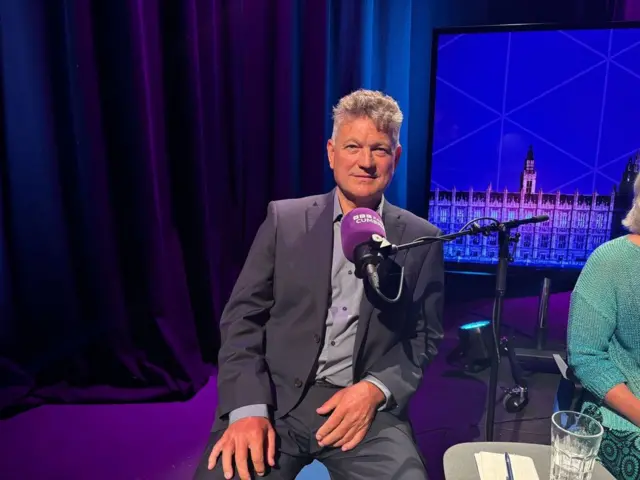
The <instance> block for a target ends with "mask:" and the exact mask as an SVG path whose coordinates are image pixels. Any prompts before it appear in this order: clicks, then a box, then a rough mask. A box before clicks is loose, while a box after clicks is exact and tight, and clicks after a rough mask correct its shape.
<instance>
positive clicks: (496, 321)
mask: <svg viewBox="0 0 640 480" xmlns="http://www.w3.org/2000/svg"><path fill="white" fill-rule="evenodd" d="M482 219H486V220H491V221H492V222H493V223H491V224H489V225H484V226H479V225H478V224H477V223H475V222H476V221H478V220H482ZM482 219H476V220H472V221H471V222H470V223H469V224H468V225H470V228H469V229H467V230H464V229H463V230H461V231H459V232H456V233H451V234H448V235H441V236H438V237H422V238H418V239H416V240H414V241H412V242H409V243H405V244H403V245H393V244H391V243H390V242H388V241H387V240H386V239H385V238H383V237H380V236H378V235H373V236H372V240H373V242H374V243H377V244H378V246H377V247H376V248H378V249H379V251H380V252H381V253H382V254H383V255H385V256H386V255H392V254H394V253H396V252H399V251H401V250H406V249H409V248H414V247H419V246H421V245H427V244H430V243H434V242H450V241H451V240H455V239H457V238H459V237H464V236H467V235H479V234H480V235H485V236H488V235H489V234H491V233H493V232H498V245H499V252H498V267H497V271H496V289H495V299H494V307H493V315H492V319H491V327H492V330H493V335H492V338H493V354H492V357H491V372H490V375H489V390H488V392H487V419H486V424H485V440H486V441H487V442H492V441H493V430H494V426H495V410H496V397H497V388H498V373H499V368H500V362H501V355H500V340H499V335H500V325H501V323H502V307H503V304H504V296H505V293H506V291H507V270H508V267H509V263H510V262H512V261H513V256H512V255H511V250H510V247H511V245H512V244H514V245H515V244H517V243H518V240H519V239H520V234H519V233H517V234H516V235H515V236H514V237H512V236H511V231H512V229H515V228H518V227H520V226H522V225H528V224H533V223H542V222H546V221H547V220H549V217H548V216H547V215H540V216H537V217H531V218H524V219H520V220H510V221H508V222H499V221H497V220H495V219H493V218H486V217H485V218H482Z"/></svg>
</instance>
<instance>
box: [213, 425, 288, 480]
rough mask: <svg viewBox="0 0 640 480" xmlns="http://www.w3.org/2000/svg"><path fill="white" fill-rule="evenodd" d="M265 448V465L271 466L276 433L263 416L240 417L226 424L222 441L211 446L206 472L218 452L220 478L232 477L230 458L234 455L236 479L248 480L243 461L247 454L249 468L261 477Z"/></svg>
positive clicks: (247, 471)
mask: <svg viewBox="0 0 640 480" xmlns="http://www.w3.org/2000/svg"><path fill="white" fill-rule="evenodd" d="M265 441H266V445H265ZM265 447H266V451H267V452H266V453H267V462H268V463H269V466H271V467H273V466H274V465H275V464H276V462H275V456H276V432H275V430H274V429H273V427H272V426H271V422H269V419H268V418H264V417H247V418H242V419H240V420H238V421H236V422H234V423H232V424H231V425H229V428H227V430H226V431H225V432H224V435H222V438H220V440H218V442H217V443H216V444H215V445H214V446H213V450H212V451H211V455H210V456H209V470H213V467H215V466H216V462H217V461H218V457H219V456H220V454H221V453H222V470H223V471H224V477H225V478H233V457H234V456H235V461H236V469H237V472H238V476H239V477H240V478H241V480H250V479H251V475H250V474H249V466H248V463H247V460H248V457H249V455H248V454H249V452H251V462H252V463H253V468H254V469H255V471H256V473H257V474H258V475H260V476H262V475H264V474H265V471H266V467H265V463H264V455H265Z"/></svg>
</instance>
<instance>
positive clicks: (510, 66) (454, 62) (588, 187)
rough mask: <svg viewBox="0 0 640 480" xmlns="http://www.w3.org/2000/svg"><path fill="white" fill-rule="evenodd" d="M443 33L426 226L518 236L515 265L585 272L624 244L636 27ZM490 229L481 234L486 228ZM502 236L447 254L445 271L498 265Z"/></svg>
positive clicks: (633, 157) (466, 240)
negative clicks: (523, 221) (494, 229)
mask: <svg viewBox="0 0 640 480" xmlns="http://www.w3.org/2000/svg"><path fill="white" fill-rule="evenodd" d="M510 28H511V30H507V29H504V28H494V29H493V30H491V29H478V30H472V31H468V32H464V31H458V32H456V31H451V30H446V31H445V30H443V31H437V32H436V33H435V38H434V42H436V48H437V54H436V55H434V60H433V61H434V64H433V68H432V82H433V84H432V92H433V93H434V98H433V99H432V105H433V109H432V112H431V115H432V122H431V125H432V131H431V132H430V134H431V142H430V144H431V152H430V153H431V165H432V166H431V188H430V198H429V219H430V221H431V222H432V223H434V224H436V225H437V226H438V227H440V228H441V229H442V230H443V231H444V232H445V233H452V232H456V231H459V230H460V228H462V227H463V226H464V225H465V224H466V223H467V222H468V221H470V220H472V219H473V218H476V217H493V218H496V219H498V220H502V221H505V220H513V219H517V218H526V217H531V216H535V215H548V216H549V218H550V220H549V221H547V222H544V223H540V224H536V225H527V226H523V227H520V228H519V229H518V230H517V231H518V232H519V233H520V234H521V236H520V239H519V242H518V244H517V248H516V250H515V255H514V264H515V265H521V266H533V267H545V268H548V267H552V268H554V267H558V268H580V267H582V266H583V265H584V262H585V261H586V259H587V257H588V256H589V254H590V253H591V252H592V251H593V250H594V249H595V248H596V247H597V246H598V245H600V244H602V243H603V242H605V241H607V240H609V239H611V238H613V237H616V236H619V235H622V234H624V233H626V231H625V230H624V227H622V226H621V221H622V219H623V218H624V215H625V214H626V212H627V211H628V209H629V208H630V206H631V198H632V197H631V195H632V187H633V180H634V178H635V175H636V174H637V173H638V169H639V165H640V156H639V151H640V128H639V127H638V123H639V121H638V117H639V115H640V27H638V28H631V27H628V28H616V29H596V30H557V29H555V30H551V29H549V28H537V29H535V28H533V27H517V26H516V27H510ZM479 223H484V222H479ZM497 256H498V245H497V235H495V234H493V235H490V236H488V237H483V236H470V237H463V238H460V239H458V240H456V241H454V242H449V243H448V244H446V245H445V258H446V260H447V261H448V262H459V263H464V264H491V263H495V262H496V261H497Z"/></svg>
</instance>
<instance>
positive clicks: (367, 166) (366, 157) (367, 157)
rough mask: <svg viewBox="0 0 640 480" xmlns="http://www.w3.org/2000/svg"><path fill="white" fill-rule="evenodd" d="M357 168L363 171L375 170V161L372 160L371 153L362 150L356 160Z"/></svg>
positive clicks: (367, 150) (365, 149)
mask: <svg viewBox="0 0 640 480" xmlns="http://www.w3.org/2000/svg"><path fill="white" fill-rule="evenodd" d="M358 166H359V167H360V168H362V169H363V170H372V169H375V161H374V159H373V152H372V151H371V150H369V149H368V148H364V149H362V154H361V155H360V158H359V159H358Z"/></svg>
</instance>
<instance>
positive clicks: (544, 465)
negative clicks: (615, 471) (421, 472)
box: [443, 442, 615, 480]
mask: <svg viewBox="0 0 640 480" xmlns="http://www.w3.org/2000/svg"><path fill="white" fill-rule="evenodd" d="M480 452H490V453H504V452H509V453H510V454H513V455H522V456H524V457H531V459H533V463H534V464H535V466H536V470H537V471H538V476H539V477H540V480H548V479H549V471H550V468H551V447H550V446H549V445H536V444H533V443H511V442H473V443H460V444H458V445H454V446H453V447H451V448H449V449H448V450H447V451H446V452H445V454H444V460H443V463H444V477H445V479H446V480H474V479H478V480H479V479H480V474H479V473H478V467H477V465H476V459H475V457H474V455H475V454H476V453H480ZM592 480H615V478H614V477H613V475H611V474H610V473H609V472H608V471H607V470H606V469H605V468H604V467H603V466H602V465H600V464H599V463H596V468H595V470H594V472H593V477H592Z"/></svg>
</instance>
